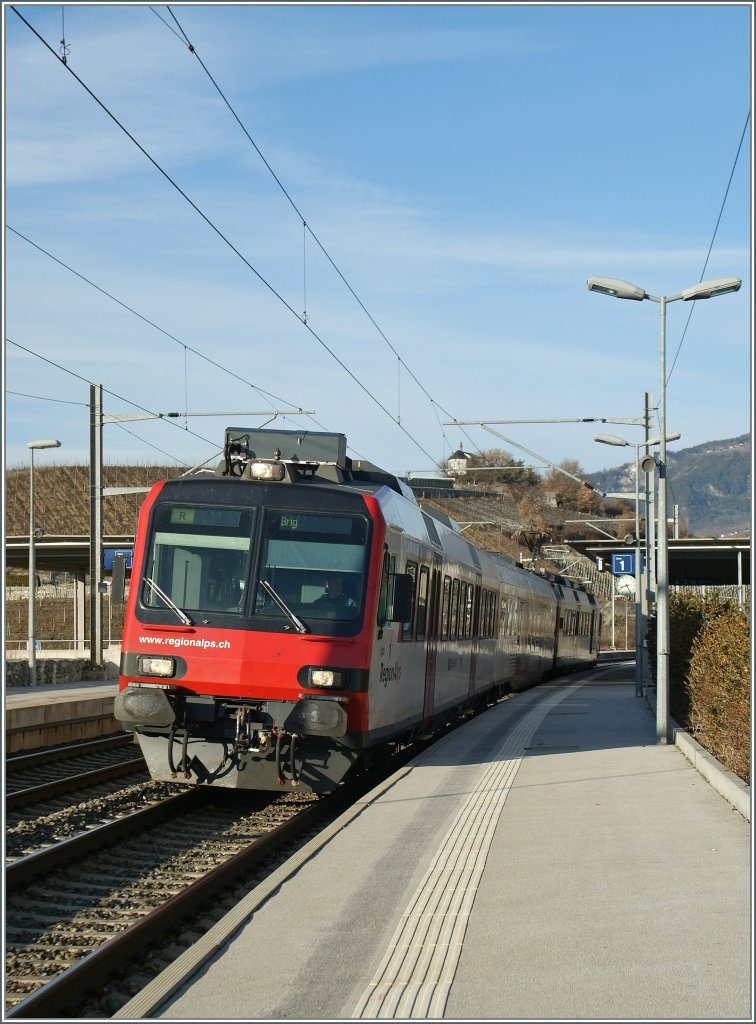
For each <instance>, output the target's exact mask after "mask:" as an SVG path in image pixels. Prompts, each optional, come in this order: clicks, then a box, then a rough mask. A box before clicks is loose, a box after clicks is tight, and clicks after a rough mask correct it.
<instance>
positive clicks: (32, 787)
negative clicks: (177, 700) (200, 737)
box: [5, 735, 144, 810]
mask: <svg viewBox="0 0 756 1024" xmlns="http://www.w3.org/2000/svg"><path fill="white" fill-rule="evenodd" d="M140 762H141V765H144V759H143V758H142V756H141V754H140V752H139V748H138V747H137V746H135V744H134V741H133V737H132V736H131V735H119V736H112V737H107V738H106V739H100V740H89V741H87V742H85V743H74V744H66V745H64V746H59V747H46V748H45V749H43V750H39V751H36V752H35V753H32V754H21V755H19V756H16V757H9V758H6V761H5V792H6V810H8V809H10V808H13V807H17V806H21V805H22V804H23V803H35V802H37V801H38V800H43V799H47V798H48V797H49V796H54V795H57V793H64V792H67V791H69V789H67V787H72V786H73V785H75V784H76V782H77V780H79V779H86V777H87V775H89V774H91V775H92V776H93V777H94V775H95V774H96V773H98V772H99V773H102V776H103V778H107V777H108V776H107V772H108V770H109V769H115V770H117V769H124V768H125V766H126V765H136V764H138V763H140ZM122 773H124V772H122ZM113 774H114V775H115V774H116V772H115V771H114V773H113Z"/></svg>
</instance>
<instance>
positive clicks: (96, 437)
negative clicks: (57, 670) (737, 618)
mask: <svg viewBox="0 0 756 1024" xmlns="http://www.w3.org/2000/svg"><path fill="white" fill-rule="evenodd" d="M101 582H102V385H101V384H91V385H90V387H89V659H90V661H92V662H93V663H94V664H95V665H100V664H102V594H101V593H100V583H101Z"/></svg>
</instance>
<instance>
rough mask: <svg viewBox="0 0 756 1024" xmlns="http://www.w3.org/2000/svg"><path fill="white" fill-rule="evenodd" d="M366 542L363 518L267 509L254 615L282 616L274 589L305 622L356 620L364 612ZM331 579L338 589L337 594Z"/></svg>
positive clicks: (364, 519) (366, 525) (365, 522)
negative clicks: (336, 583) (273, 593)
mask: <svg viewBox="0 0 756 1024" xmlns="http://www.w3.org/2000/svg"><path fill="white" fill-rule="evenodd" d="M367 537H368V522H367V519H366V517H364V516H359V515H344V514H330V513H319V512H300V511H288V510H280V509H277V510H275V511H273V510H269V511H268V512H267V513H266V516H265V524H264V528H263V548H262V556H261V560H260V572H259V576H260V580H259V583H258V587H257V592H256V596H255V612H256V614H258V615H262V616H274V617H277V618H280V617H281V616H282V614H283V613H282V610H281V607H280V604H278V603H277V602H276V601H275V600H274V599H273V597H272V595H271V593H270V588H272V589H273V590H274V591H275V593H276V595H277V596H278V597H279V598H280V600H281V601H282V602H283V603H284V604H285V605H286V607H287V608H288V609H289V610H290V611H291V612H294V613H295V614H296V615H301V616H303V617H304V619H305V620H306V621H307V622H308V623H310V622H311V620H314V619H332V620H336V621H346V620H355V619H357V618H358V617H359V616H360V615H361V613H362V601H363V589H364V588H363V580H364V576H365V564H366V558H367ZM334 580H338V582H339V584H340V588H339V591H338V593H336V589H337V588H336V587H335V586H333V585H332V584H333V581H334ZM263 581H264V582H265V583H266V584H268V586H267V587H264V586H263V585H262V582H263Z"/></svg>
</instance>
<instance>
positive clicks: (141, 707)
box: [115, 427, 601, 795]
mask: <svg viewBox="0 0 756 1024" xmlns="http://www.w3.org/2000/svg"><path fill="white" fill-rule="evenodd" d="M600 629H601V613H600V608H599V606H598V603H597V601H596V598H595V596H594V595H593V594H591V593H589V592H587V591H586V590H585V589H583V588H582V587H579V586H577V585H572V584H570V583H569V582H568V581H567V580H566V579H565V578H562V577H559V576H555V577H545V576H542V575H540V574H538V573H535V572H533V571H530V570H527V569H525V568H523V567H522V565H521V564H520V563H517V562H515V561H514V560H513V559H510V558H508V557H507V556H506V555H503V554H498V553H493V552H489V551H486V550H483V549H481V548H479V547H476V546H475V545H474V544H473V543H471V542H470V541H469V540H467V539H466V538H465V537H464V535H463V533H462V530H461V528H460V527H459V525H458V524H456V523H455V522H454V521H453V520H452V519H451V518H449V517H447V516H445V515H443V514H442V513H439V512H435V511H432V510H431V509H430V508H426V507H422V506H421V505H420V504H419V503H418V501H417V500H416V498H415V495H414V494H413V492H412V490H411V489H410V488H409V486H408V485H407V484H406V483H404V482H403V481H402V480H401V479H399V478H398V477H396V476H395V475H393V474H391V473H388V472H386V471H384V470H381V469H380V468H379V467H377V466H375V465H373V464H372V463H370V462H367V461H366V460H362V459H352V458H350V457H348V456H347V441H346V436H345V435H344V434H331V433H325V432H314V431H296V430H272V429H262V428H261V429H252V428H249V429H247V428H239V427H228V428H226V430H225V437H224V445H223V449H222V457H221V459H220V461H219V463H218V465H217V466H216V467H215V468H214V469H211V470H206V471H204V472H200V473H195V474H194V475H188V476H183V477H179V478H176V479H171V480H163V481H160V482H158V483H156V484H155V485H154V486H153V487H152V488H151V490H150V492H149V494H148V495H147V497H146V499H145V501H144V503H143V505H142V507H141V509H140V513H139V522H138V527H137V533H136V537H135V544H134V552H133V559H132V576H131V585H130V588H129V594H128V600H127V602H126V610H125V624H124V631H123V642H122V652H121V662H120V668H119V688H118V693H117V696H116V702H115V717H116V719H117V720H118V721H119V722H120V723H121V724H122V726H123V728H124V729H125V730H127V731H132V732H133V733H135V735H136V737H137V738H138V742H139V745H140V747H141V750H142V753H143V755H144V757H145V760H146V762H147V765H148V768H149V772H150V775H151V777H152V778H153V779H157V780H164V781H174V782H180V783H185V784H187V785H193V786H196V785H207V786H216V787H227V788H235V789H248V790H252V789H254V790H295V789H301V790H302V791H310V792H312V793H315V794H320V795H323V794H327V793H330V792H332V791H333V790H334V789H336V788H337V787H338V786H339V785H340V784H341V783H342V782H344V780H345V779H346V778H347V776H349V775H350V773H356V772H358V771H359V770H360V769H361V768H362V767H365V766H367V765H370V764H371V763H374V762H375V761H376V760H377V759H378V758H379V757H384V756H385V754H386V752H387V751H390V750H391V749H396V747H397V745H400V744H407V743H410V742H412V741H413V740H415V739H417V738H418V737H426V736H429V735H432V734H433V733H434V731H437V730H438V729H439V728H440V727H442V726H443V725H445V724H448V723H450V722H452V721H454V720H456V719H458V718H459V717H460V716H462V715H464V714H466V713H467V712H468V711H470V710H471V709H475V708H479V707H483V706H486V705H487V704H492V703H494V702H495V701H496V700H498V699H499V698H500V697H501V696H503V695H504V694H506V693H508V692H513V691H519V690H523V689H525V688H527V687H530V686H533V685H535V684H537V683H538V682H540V681H542V680H544V679H547V678H549V677H553V676H555V675H556V674H559V673H562V672H567V671H571V670H575V669H578V668H588V667H590V666H593V665H595V664H596V660H597V656H598V649H599V637H600Z"/></svg>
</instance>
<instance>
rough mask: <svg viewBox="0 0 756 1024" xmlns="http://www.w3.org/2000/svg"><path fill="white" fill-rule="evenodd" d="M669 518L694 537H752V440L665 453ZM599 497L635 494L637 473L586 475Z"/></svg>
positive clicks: (745, 437)
mask: <svg viewBox="0 0 756 1024" xmlns="http://www.w3.org/2000/svg"><path fill="white" fill-rule="evenodd" d="M667 466H668V472H667V482H668V505H669V514H670V517H671V515H672V507H673V506H674V505H678V506H679V510H680V517H681V519H682V520H683V522H684V523H685V525H686V526H687V528H688V532H689V533H690V534H691V535H692V536H694V537H729V536H741V537H742V536H748V535H750V533H751V435H750V434H741V436H740V437H732V438H729V439H727V440H725V441H708V442H707V443H706V444H699V445H697V446H696V447H695V448H683V449H682V450H681V451H671V450H670V449H669V448H668V449H667ZM588 477H589V479H590V481H591V483H593V484H594V485H595V486H596V487H598V488H599V489H600V490H602V491H630V492H632V493H634V492H635V467H634V464H633V463H632V462H631V463H628V464H626V465H624V466H618V467H617V468H616V469H605V470H601V471H600V472H598V473H590V474H588Z"/></svg>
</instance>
